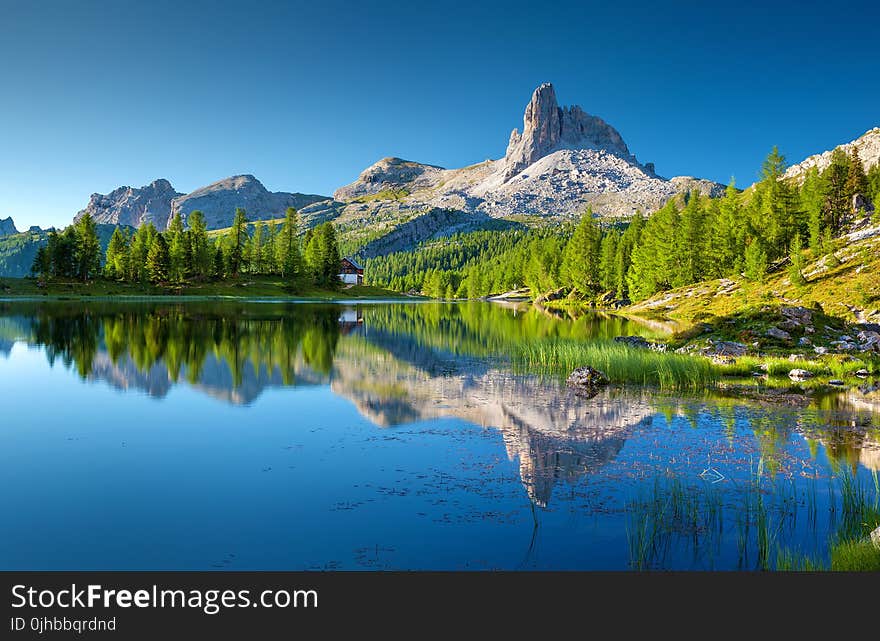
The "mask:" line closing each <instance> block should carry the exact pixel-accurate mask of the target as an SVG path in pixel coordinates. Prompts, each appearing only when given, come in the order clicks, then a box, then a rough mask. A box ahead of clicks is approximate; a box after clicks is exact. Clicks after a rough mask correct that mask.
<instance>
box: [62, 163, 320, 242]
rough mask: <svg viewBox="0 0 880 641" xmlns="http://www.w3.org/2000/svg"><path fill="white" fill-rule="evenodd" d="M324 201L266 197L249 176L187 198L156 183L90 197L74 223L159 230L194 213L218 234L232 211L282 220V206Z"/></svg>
mask: <svg viewBox="0 0 880 641" xmlns="http://www.w3.org/2000/svg"><path fill="white" fill-rule="evenodd" d="M326 199H327V197H326V196H316V195H313V194H299V193H292V194H291V193H287V192H281V191H279V192H271V191H269V190H268V189H266V188H265V187H264V186H263V183H261V182H260V181H259V180H257V179H256V178H255V177H254V176H251V175H243V176H231V177H229V178H224V179H223V180H218V181H217V182H215V183H212V184H210V185H207V186H205V187H200V188H199V189H196V190H195V191H193V192H192V193H189V194H182V193H180V192H178V191H176V190H175V189H174V187H172V186H171V183H170V182H168V181H167V180H165V179H164V178H160V179H158V180H154V181H153V182H151V183H150V184H149V185H144V186H143V187H141V188H139V189H136V188H134V187H119V188H118V189H114V190H113V191H111V192H110V193H109V194H92V197H91V198H90V199H89V204H88V205H86V207H85V209H83V210H81V211H80V212H78V213H77V215H76V216H75V217H74V220H79V218H81V217H82V216H83V215H84V214H86V213H89V214H91V215H92V218H94V219H95V221H96V222H98V223H104V224H108V225H131V226H132V227H140V226H141V225H144V224H146V223H153V225H154V226H155V227H156V228H157V229H159V230H164V229H166V228H167V227H168V223H169V222H170V221H171V218H172V217H173V216H174V215H175V214H176V213H178V212H180V213H181V214H182V215H183V217H184V218H186V216H187V215H189V214H190V213H192V212H193V211H196V210H199V211H201V212H202V213H203V214H204V215H205V222H206V223H207V225H208V229H222V228H224V227H229V226H230V225H231V224H232V218H233V215H234V213H235V209H236V208H237V207H242V208H243V209H245V210H246V211H247V212H248V216H249V217H250V218H251V220H271V219H274V218H283V217H284V212H285V210H286V209H287V208H288V207H295V208H297V209H301V208H303V207H305V206H306V205H310V204H312V203H314V202H318V201H321V200H326Z"/></svg>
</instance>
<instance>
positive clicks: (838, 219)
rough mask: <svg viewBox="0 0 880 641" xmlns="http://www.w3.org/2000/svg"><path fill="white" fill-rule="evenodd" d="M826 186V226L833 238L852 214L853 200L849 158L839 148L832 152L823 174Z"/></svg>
mask: <svg viewBox="0 0 880 641" xmlns="http://www.w3.org/2000/svg"><path fill="white" fill-rule="evenodd" d="M822 181H823V182H824V184H825V206H824V217H825V225H826V227H828V228H829V231H830V232H831V234H832V235H833V236H836V235H837V234H839V233H840V232H841V231H842V230H843V225H844V223H845V221H846V219H847V216H848V215H849V213H850V208H851V207H852V199H851V198H850V197H849V193H848V191H847V185H848V183H849V158H847V156H846V154H845V153H843V150H841V149H840V148H839V147H838V148H837V149H835V150H834V151H832V152H831V162H830V164H829V165H828V166H827V167H826V168H825V170H824V171H823V172H822Z"/></svg>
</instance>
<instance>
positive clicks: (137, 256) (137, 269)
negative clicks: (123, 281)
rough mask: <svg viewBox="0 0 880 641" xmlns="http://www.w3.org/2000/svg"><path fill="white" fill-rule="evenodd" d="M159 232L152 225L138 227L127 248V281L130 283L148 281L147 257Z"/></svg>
mask: <svg viewBox="0 0 880 641" xmlns="http://www.w3.org/2000/svg"><path fill="white" fill-rule="evenodd" d="M158 235H159V232H157V231H156V228H155V227H153V223H147V224H146V225H141V226H140V227H138V230H137V232H135V234H134V237H133V238H132V239H131V244H130V246H129V261H128V280H129V281H131V282H139V283H145V282H147V281H148V280H149V279H150V274H149V272H148V271H147V266H146V265H147V256H149V253H150V249H151V248H152V246H153V243H154V242H155V240H156V237H157V236H158Z"/></svg>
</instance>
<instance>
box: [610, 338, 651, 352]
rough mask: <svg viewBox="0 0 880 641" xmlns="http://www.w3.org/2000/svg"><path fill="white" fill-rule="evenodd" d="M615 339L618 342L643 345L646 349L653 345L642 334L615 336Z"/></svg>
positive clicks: (635, 345) (633, 345)
mask: <svg viewBox="0 0 880 641" xmlns="http://www.w3.org/2000/svg"><path fill="white" fill-rule="evenodd" d="M614 341H615V342H616V343H623V344H625V345H629V346H630V347H643V348H645V349H649V348H650V347H651V343H649V342H648V341H647V340H645V339H644V338H643V337H641V336H615V337H614Z"/></svg>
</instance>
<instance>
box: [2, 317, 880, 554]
mask: <svg viewBox="0 0 880 641" xmlns="http://www.w3.org/2000/svg"><path fill="white" fill-rule="evenodd" d="M74 305H75V306H77V307H76V309H73V306H74ZM392 308H394V309H392ZM401 308H404V306H401V305H394V306H390V305H385V306H365V307H363V308H361V309H354V308H352V309H343V308H338V307H337V308H326V307H320V308H318V307H315V308H309V307H308V306H302V305H300V306H295V308H294V307H275V306H272V307H271V308H267V307H266V306H262V307H260V306H252V307H246V308H244V309H243V308H241V307H236V308H235V309H226V308H223V307H220V308H211V309H210V310H204V309H186V308H185V306H175V307H170V308H161V309H157V308H155V307H142V308H141V307H137V308H134V307H125V306H123V307H121V308H116V307H109V308H108V307H106V306H105V307H100V306H92V307H88V306H85V305H82V304H73V303H71V304H69V305H68V306H67V307H64V308H59V307H58V306H54V307H53V306H48V307H46V306H42V307H40V306H24V307H22V306H18V307H16V306H7V307H6V308H5V309H4V310H2V315H0V389H2V390H3V393H2V403H3V408H2V417H3V418H2V427H0V488H2V489H0V511H2V514H3V515H4V518H3V519H2V520H0V540H2V542H3V545H2V547H0V568H2V569H29V570H38V569H77V570H92V569H94V570H97V569H267V570H268V569H278V570H295V569H363V570H372V569H493V568H506V569H516V568H521V569H629V568H633V567H656V568H680V569H755V568H758V567H761V564H762V559H761V550H760V544H759V543H758V537H757V534H756V533H757V532H758V530H759V528H764V532H765V533H767V534H769V535H770V536H771V537H772V538H771V543H772V545H771V546H770V547H771V548H772V549H771V552H772V554H776V553H778V551H779V550H793V551H798V552H801V553H803V554H808V555H810V556H812V557H814V558H817V559H823V558H827V554H828V552H827V550H828V542H829V540H830V538H831V537H832V536H833V535H834V532H835V531H836V530H837V529H838V528H839V526H840V522H841V515H840V510H841V508H840V507H839V503H840V501H841V492H842V484H843V483H844V482H845V481H844V477H847V476H848V477H849V478H850V479H854V480H855V482H856V483H858V484H861V485H862V486H863V487H864V488H865V490H866V495H867V496H868V497H871V496H873V494H871V493H872V492H874V491H875V486H874V483H875V482H876V471H875V470H876V469H877V467H878V466H880V438H878V435H880V430H878V427H877V426H878V423H880V421H878V420H877V418H876V415H875V414H872V412H871V411H870V409H866V408H865V407H864V406H862V407H860V408H855V407H852V406H850V405H848V404H847V403H846V401H845V400H844V399H836V400H834V401H832V402H828V401H826V402H825V403H824V404H817V403H814V405H813V406H812V407H808V408H800V409H792V408H784V409H783V408H774V407H767V406H758V405H754V404H750V403H749V402H746V401H739V400H731V399H718V398H712V397H701V398H686V397H675V396H669V395H661V394H659V393H656V392H652V391H648V390H618V389H612V390H609V391H607V392H605V393H603V394H600V395H599V396H597V397H595V398H593V399H584V398H581V397H576V396H574V395H572V394H571V393H569V392H568V390H566V389H565V388H564V386H562V385H560V384H559V383H558V382H557V381H554V380H546V379H540V378H538V377H534V376H530V375H528V374H513V373H511V371H510V368H509V366H508V365H507V364H506V360H505V358H504V352H505V350H507V351H509V350H511V349H513V347H512V345H515V344H516V343H517V342H518V341H523V340H528V339H529V337H530V336H536V335H547V334H548V333H550V334H559V335H564V336H580V337H582V338H583V339H584V340H590V339H591V337H596V336H602V335H604V334H603V332H605V333H607V334H617V333H623V332H624V331H631V330H633V327H631V326H623V325H621V323H623V321H620V320H619V319H595V318H592V319H589V320H584V321H579V322H572V321H563V320H548V319H543V320H542V319H539V318H537V317H536V316H534V315H533V313H531V312H527V313H523V312H522V311H521V310H520V311H519V312H515V311H514V310H502V309H498V308H491V307H490V306H489V305H486V306H485V308H483V307H471V309H470V311H465V310H461V309H460V310H457V309H455V308H454V307H452V306H434V305H418V306H417V305H412V306H409V307H406V308H404V309H401ZM644 331H646V332H649V331H650V330H648V329H645V330H644ZM685 504H686V505H685ZM694 513H698V514H697V515H696V516H694ZM648 531H650V532H651V533H652V534H651V537H650V539H651V545H650V546H647V545H646V544H640V543H639V541H643V540H644V538H645V537H644V535H645V533H646V532H648ZM763 563H766V560H765V561H763Z"/></svg>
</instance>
